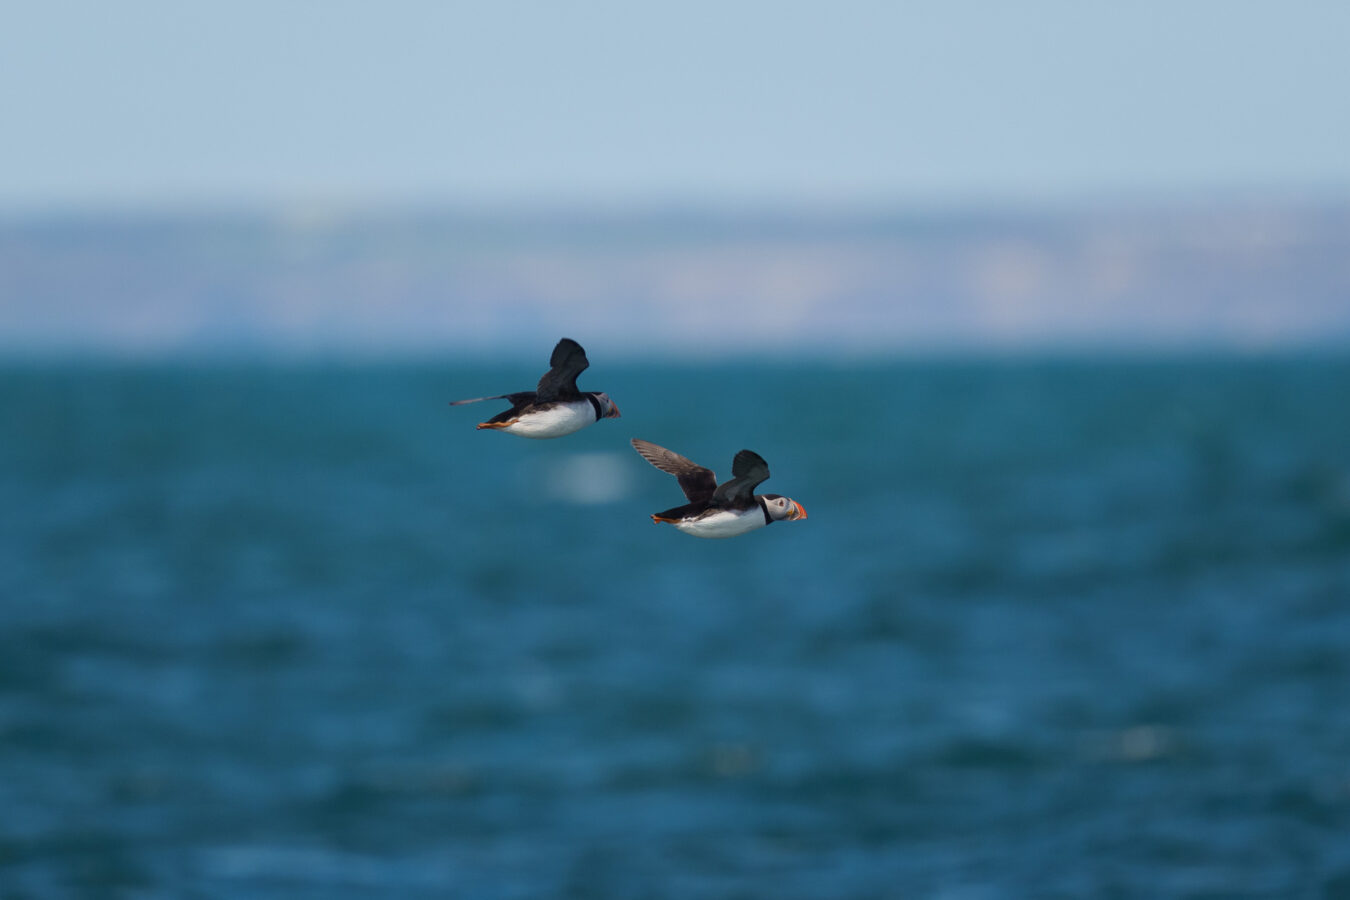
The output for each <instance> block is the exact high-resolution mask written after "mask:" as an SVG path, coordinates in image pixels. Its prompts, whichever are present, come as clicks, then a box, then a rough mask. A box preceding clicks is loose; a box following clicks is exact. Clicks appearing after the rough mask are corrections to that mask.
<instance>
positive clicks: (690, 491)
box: [633, 438, 717, 503]
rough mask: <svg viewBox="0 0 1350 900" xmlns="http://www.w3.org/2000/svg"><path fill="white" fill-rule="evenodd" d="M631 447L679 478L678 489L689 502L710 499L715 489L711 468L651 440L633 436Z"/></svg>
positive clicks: (648, 460) (714, 479)
mask: <svg viewBox="0 0 1350 900" xmlns="http://www.w3.org/2000/svg"><path fill="white" fill-rule="evenodd" d="M633 449H634V450H636V451H637V452H638V453H641V454H642V458H643V459H645V460H647V462H649V463H651V464H652V465H654V466H656V467H657V468H658V469H660V470H661V471H662V472H667V473H669V474H671V475H674V476H675V477H676V478H677V479H679V482H680V490H682V491H684V495H685V496H686V497H688V498H689V502H690V503H703V502H705V501H707V500H709V499H711V498H712V495H713V491H714V490H716V489H717V476H716V475H714V474H713V472H712V469H705V468H703V466H700V465H699V464H698V463H696V462H693V461H692V460H689V459H685V458H684V457H683V456H681V455H680V454H678V453H676V452H674V451H673V450H667V449H666V448H665V447H658V446H657V445H656V444H653V443H652V442H651V441H644V440H642V439H641V438H633Z"/></svg>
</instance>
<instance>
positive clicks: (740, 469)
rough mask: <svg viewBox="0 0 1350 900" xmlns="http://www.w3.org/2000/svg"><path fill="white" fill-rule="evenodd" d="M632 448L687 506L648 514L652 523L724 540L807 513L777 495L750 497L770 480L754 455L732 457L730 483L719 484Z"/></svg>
mask: <svg viewBox="0 0 1350 900" xmlns="http://www.w3.org/2000/svg"><path fill="white" fill-rule="evenodd" d="M632 443H633V449H634V450H636V451H637V452H638V453H640V454H642V458H643V459H645V460H647V462H649V463H651V464H652V465H654V466H656V468H658V469H660V470H661V471H662V472H667V473H669V474H671V475H674V476H675V477H676V478H677V479H679V482H680V489H681V490H682V491H684V496H685V497H686V498H688V500H689V502H688V503H686V504H685V505H683V506H676V507H673V508H672V509H668V510H665V511H664V512H659V513H653V514H652V521H653V522H656V523H661V522H667V523H669V524H671V525H674V526H675V528H676V529H678V530H679V531H683V532H684V533H685V534H691V535H693V536H694V537H701V538H729V537H735V536H737V535H739V534H745V533H746V532H747V531H754V530H755V529H756V528H763V527H764V526H765V525H771V524H772V523H774V522H777V521H780V520H782V519H786V520H788V521H789V522H792V521H796V520H797V519H805V518H806V507H804V506H802V505H801V504H800V503H798V502H797V501H796V500H793V499H791V498H789V497H784V496H782V495H781V494H759V495H756V494H755V488H756V487H758V486H759V484H760V483H761V482H763V481H765V480H767V479H768V477H769V464H768V463H766V462H765V461H764V457H762V456H760V455H759V454H758V453H756V452H755V451H753V450H742V451H741V452H740V453H737V454H736V456H735V458H734V459H732V461H731V479H730V480H729V481H724V482H722V483H721V484H718V483H717V476H716V475H714V474H713V472H712V469H707V468H704V467H703V466H700V465H699V464H698V463H696V462H693V461H692V460H689V459H686V458H685V457H683V456H681V455H680V454H678V453H675V452H674V451H672V450H667V449H666V448H665V447H659V446H657V445H656V444H653V443H652V442H651V441H644V440H641V439H640V438H633V440H632Z"/></svg>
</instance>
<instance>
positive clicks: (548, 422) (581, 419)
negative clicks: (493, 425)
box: [501, 400, 595, 440]
mask: <svg viewBox="0 0 1350 900" xmlns="http://www.w3.org/2000/svg"><path fill="white" fill-rule="evenodd" d="M594 423H595V407H594V406H591V401H589V400H573V401H572V402H570V403H559V404H556V405H555V406H551V407H549V408H548V409H542V410H535V411H533V412H529V413H527V414H525V415H523V416H521V417H520V418H519V419H516V420H515V421H514V422H512V423H511V424H510V425H508V426H506V427H505V428H503V429H501V430H502V431H505V432H506V433H508V434H515V435H519V436H520V437H525V438H535V439H538V440H543V439H544V438H556V437H562V436H563V435H565V434H571V433H572V432H574V431H580V430H581V429H583V428H585V427H586V426H587V425H592V424H594Z"/></svg>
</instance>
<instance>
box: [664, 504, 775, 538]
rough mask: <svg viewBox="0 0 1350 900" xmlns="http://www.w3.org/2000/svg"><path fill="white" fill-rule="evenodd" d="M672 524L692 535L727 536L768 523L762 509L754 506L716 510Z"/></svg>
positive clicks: (704, 536)
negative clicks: (744, 508) (743, 508)
mask: <svg viewBox="0 0 1350 900" xmlns="http://www.w3.org/2000/svg"><path fill="white" fill-rule="evenodd" d="M673 524H674V525H675V527H676V528H678V529H679V530H680V531H683V532H684V533H685V534H692V535H693V536H694V537H701V538H729V537H735V536H736V535H738V534H745V533H746V532H747V531H754V530H755V529H756V528H763V527H764V526H765V525H767V524H768V523H767V522H765V521H764V511H763V510H762V509H760V508H759V507H758V506H756V507H754V508H752V509H747V510H725V509H723V510H718V511H717V512H715V513H710V514H708V515H706V516H699V517H698V518H697V519H691V520H689V521H688V522H675V523H673Z"/></svg>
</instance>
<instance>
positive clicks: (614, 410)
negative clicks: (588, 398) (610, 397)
mask: <svg viewBox="0 0 1350 900" xmlns="http://www.w3.org/2000/svg"><path fill="white" fill-rule="evenodd" d="M605 418H606V419H617V418H619V408H618V407H617V406H615V405H614V404H613V403H610V410H609V415H607V416H605Z"/></svg>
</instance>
